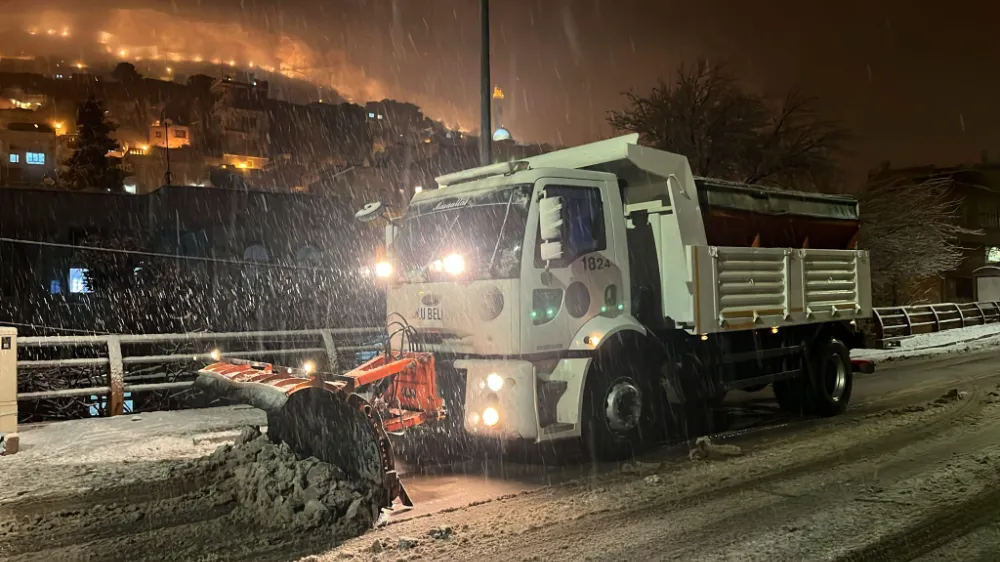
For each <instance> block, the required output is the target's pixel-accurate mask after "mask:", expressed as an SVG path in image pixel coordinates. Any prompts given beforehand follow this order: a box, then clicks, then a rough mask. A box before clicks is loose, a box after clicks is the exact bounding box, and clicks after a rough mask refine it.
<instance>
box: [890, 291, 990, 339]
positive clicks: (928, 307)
mask: <svg viewBox="0 0 1000 562" xmlns="http://www.w3.org/2000/svg"><path fill="white" fill-rule="evenodd" d="M872 320H873V321H874V322H873V323H874V332H875V333H874V334H873V335H874V339H875V344H876V346H877V347H894V346H897V345H899V342H900V340H903V339H906V338H908V337H910V336H914V335H917V334H928V333H931V332H942V331H945V330H952V329H955V328H966V327H968V326H979V325H983V324H993V323H996V322H1000V303H998V302H969V303H941V304H919V305H914V306H886V307H879V308H876V309H874V314H873V318H872Z"/></svg>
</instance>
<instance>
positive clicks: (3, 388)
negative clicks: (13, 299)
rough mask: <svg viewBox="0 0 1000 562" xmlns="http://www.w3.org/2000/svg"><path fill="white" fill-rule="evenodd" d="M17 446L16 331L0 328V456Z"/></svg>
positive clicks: (8, 453)
mask: <svg viewBox="0 0 1000 562" xmlns="http://www.w3.org/2000/svg"><path fill="white" fill-rule="evenodd" d="M17 446H18V438H17V329H16V328H6V327H2V326H0V455H11V454H14V453H16V452H17Z"/></svg>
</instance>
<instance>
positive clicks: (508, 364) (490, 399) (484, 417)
mask: <svg viewBox="0 0 1000 562" xmlns="http://www.w3.org/2000/svg"><path fill="white" fill-rule="evenodd" d="M455 367H456V368H457V369H462V370H464V371H465V372H466V377H465V420H463V424H464V426H465V430H466V431H467V432H468V433H469V434H470V435H477V436H483V437H502V438H504V439H532V440H534V439H536V438H537V437H538V414H537V412H538V405H537V399H536V394H535V368H534V365H532V364H531V363H530V362H528V361H518V360H491V359H460V360H458V361H455ZM490 381H492V382H493V383H494V385H493V387H492V388H491V386H490ZM497 381H502V384H501V385H500V386H499V387H497V385H496V384H495V383H496V382H497Z"/></svg>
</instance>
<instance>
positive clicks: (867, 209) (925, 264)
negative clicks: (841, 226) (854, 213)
mask: <svg viewBox="0 0 1000 562" xmlns="http://www.w3.org/2000/svg"><path fill="white" fill-rule="evenodd" d="M951 188H952V181H951V179H949V178H931V179H927V180H924V181H920V182H914V181H912V180H910V179H908V178H902V177H895V178H892V177H890V178H883V179H880V180H876V181H874V182H872V183H870V184H869V185H868V186H866V187H865V190H864V191H863V192H862V193H861V197H860V198H859V202H860V205H861V237H860V246H861V247H862V248H863V249H866V250H868V251H869V253H870V254H871V272H872V288H873V290H874V293H875V299H876V301H878V304H885V305H892V306H899V305H906V304H912V303H913V302H914V301H917V300H919V299H920V294H919V291H918V287H919V285H920V283H921V282H923V281H926V280H928V279H931V278H935V277H940V276H941V274H943V273H945V272H947V271H952V270H954V269H955V268H957V267H958V266H959V265H961V263H962V259H963V254H962V250H963V248H962V247H961V246H960V245H959V242H958V240H959V236H961V235H975V234H980V232H978V231H974V230H969V229H966V228H963V227H962V226H961V225H960V222H959V221H960V216H959V208H960V206H961V204H962V200H961V198H958V197H955V196H954V195H953V194H952V191H951Z"/></svg>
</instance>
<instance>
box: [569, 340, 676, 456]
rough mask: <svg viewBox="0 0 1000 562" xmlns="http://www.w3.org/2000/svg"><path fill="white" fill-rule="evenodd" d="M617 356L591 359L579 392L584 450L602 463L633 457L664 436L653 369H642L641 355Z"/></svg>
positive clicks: (661, 408)
mask: <svg viewBox="0 0 1000 562" xmlns="http://www.w3.org/2000/svg"><path fill="white" fill-rule="evenodd" d="M616 355H617V357H610V356H609V355H607V354H601V355H599V356H597V357H595V358H594V360H593V362H592V363H591V365H590V369H589V370H588V372H587V380H586V384H585V386H584V392H583V411H582V412H581V414H582V415H581V418H582V423H583V427H582V434H583V442H584V447H586V449H587V451H588V452H589V453H590V454H591V456H593V457H596V458H597V459H600V460H622V459H626V458H629V457H631V456H633V455H637V454H639V453H640V452H642V451H643V450H645V449H648V448H649V447H651V446H652V445H653V444H655V443H656V442H657V441H658V437H657V436H658V435H661V433H662V432H661V431H660V425H661V424H662V422H663V404H664V400H663V392H662V390H661V389H660V386H659V385H657V384H655V378H656V377H655V374H656V373H657V371H656V369H655V367H652V368H649V369H646V368H644V365H643V363H645V362H644V361H641V360H639V358H641V357H643V355H638V354H633V353H630V352H628V350H621V352H620V353H617V354H616ZM637 360H638V363H636V362H637Z"/></svg>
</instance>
